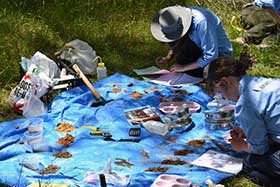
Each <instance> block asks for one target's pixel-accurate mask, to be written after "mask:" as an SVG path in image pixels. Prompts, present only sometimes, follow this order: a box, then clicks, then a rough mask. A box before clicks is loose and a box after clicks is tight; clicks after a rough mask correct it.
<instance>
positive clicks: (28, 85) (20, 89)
mask: <svg viewBox="0 0 280 187" xmlns="http://www.w3.org/2000/svg"><path fill="white" fill-rule="evenodd" d="M49 82H50V80H49V78H48V76H47V75H46V74H45V73H44V72H42V71H41V69H40V68H38V66H36V65H35V64H31V65H30V67H29V69H28V71H27V72H26V74H25V75H24V76H23V78H22V79H21V81H20V83H19V84H18V85H17V86H16V87H15V88H13V89H12V91H11V92H10V95H9V98H8V102H9V104H10V105H11V107H12V108H13V109H14V110H15V111H18V112H20V113H22V114H23V115H24V116H26V117H32V116H37V115H40V114H45V113H47V109H46V106H45V105H44V103H43V102H42V101H41V100H40V97H42V96H43V95H45V94H46V93H47V92H48V89H49V88H50V85H49Z"/></svg>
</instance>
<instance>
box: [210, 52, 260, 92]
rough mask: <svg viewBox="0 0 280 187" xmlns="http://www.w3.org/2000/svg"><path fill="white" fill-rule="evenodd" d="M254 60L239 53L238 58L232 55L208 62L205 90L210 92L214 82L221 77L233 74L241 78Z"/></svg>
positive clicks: (245, 54)
mask: <svg viewBox="0 0 280 187" xmlns="http://www.w3.org/2000/svg"><path fill="white" fill-rule="evenodd" d="M255 63H256V61H255V60H254V59H253V58H251V57H250V56H249V55H248V54H247V53H243V54H241V55H240V57H239V59H235V58H233V57H219V58H217V59H216V60H214V61H213V62H211V63H210V64H209V67H208V73H206V74H207V75H206V77H205V78H206V79H207V85H206V87H207V90H208V93H209V94H213V93H212V91H213V90H212V89H211V88H212V87H213V85H214V82H216V81H219V80H220V79H221V78H222V77H228V76H234V77H237V78H241V77H243V76H244V75H245V74H246V71H247V70H248V69H249V68H251V67H252V65H253V64H255Z"/></svg>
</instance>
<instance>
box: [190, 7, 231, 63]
mask: <svg viewBox="0 0 280 187" xmlns="http://www.w3.org/2000/svg"><path fill="white" fill-rule="evenodd" d="M191 10H192V24H191V27H190V31H189V37H190V39H191V40H192V41H193V42H194V43H195V44H196V45H197V46H198V47H199V48H201V50H202V52H203V55H202V57H200V58H199V59H198V61H197V63H198V65H199V66H200V67H205V66H206V65H207V64H209V63H210V62H211V61H213V60H214V59H216V58H217V57H218V56H220V55H224V56H231V55H232V51H233V49H232V45H231V42H230V40H229V38H228V36H227V34H226V32H225V30H224V28H223V26H222V23H221V21H220V19H219V18H218V17H217V16H216V15H215V14H214V13H213V12H211V11H210V10H208V9H205V8H201V7H196V6H193V7H191Z"/></svg>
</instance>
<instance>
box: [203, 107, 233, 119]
mask: <svg viewBox="0 0 280 187" xmlns="http://www.w3.org/2000/svg"><path fill="white" fill-rule="evenodd" d="M233 113H234V110H233V109H232V110H224V111H205V112H204V114H205V118H206V119H209V120H225V119H229V118H232V116H233Z"/></svg>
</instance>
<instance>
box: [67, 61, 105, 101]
mask: <svg viewBox="0 0 280 187" xmlns="http://www.w3.org/2000/svg"><path fill="white" fill-rule="evenodd" d="M72 67H73V69H74V70H75V71H76V73H77V75H78V76H79V77H80V78H81V79H82V80H83V82H84V83H85V84H86V86H87V87H88V88H89V90H90V91H91V92H92V93H93V95H94V97H95V98H96V99H97V100H98V99H100V98H101V96H100V94H99V93H98V92H97V91H96V89H95V88H94V87H93V86H92V83H91V82H90V81H89V80H88V78H87V77H86V76H85V74H84V73H83V72H82V71H81V69H80V68H79V66H78V65H77V64H74V65H73V66H72Z"/></svg>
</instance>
